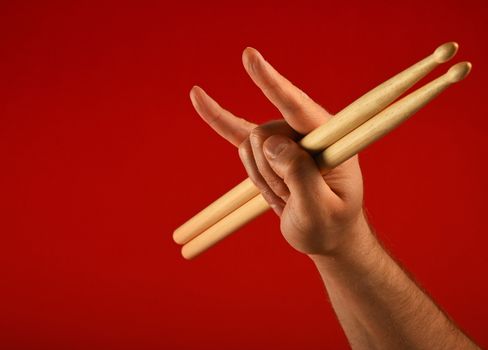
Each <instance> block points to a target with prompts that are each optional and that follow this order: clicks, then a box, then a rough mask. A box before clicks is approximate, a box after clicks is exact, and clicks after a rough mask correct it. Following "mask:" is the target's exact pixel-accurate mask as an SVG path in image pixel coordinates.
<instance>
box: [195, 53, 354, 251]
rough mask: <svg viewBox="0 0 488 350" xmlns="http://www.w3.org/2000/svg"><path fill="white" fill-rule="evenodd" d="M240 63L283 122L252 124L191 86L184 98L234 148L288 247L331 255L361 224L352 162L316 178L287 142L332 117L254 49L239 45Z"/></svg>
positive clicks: (308, 161)
mask: <svg viewBox="0 0 488 350" xmlns="http://www.w3.org/2000/svg"><path fill="white" fill-rule="evenodd" d="M242 61H243V64H244V68H245V69H246V71H247V72H248V74H249V75H250V77H251V78H252V80H253V81H254V82H255V83H256V85H257V86H258V87H259V88H260V89H261V90H262V92H263V93H264V95H265V96H266V97H267V98H268V99H269V100H270V101H271V103H273V104H274V105H275V106H276V107H277V108H278V110H279V111H280V112H281V114H282V116H283V118H284V119H281V120H278V121H272V122H269V123H266V124H263V125H260V126H257V125H255V124H253V123H250V122H248V121H247V120H245V119H242V118H238V117H236V116H235V115H233V114H232V113H231V112H229V111H227V110H225V109H224V108H222V107H220V105H219V104H218V103H217V102H215V101H214V100H212V99H211V98H210V97H209V96H208V95H207V94H206V93H205V92H204V91H203V90H202V89H201V88H199V87H194V88H192V90H191V92H190V97H191V100H192V103H193V105H194V107H195V109H196V110H197V112H198V113H199V115H200V116H201V117H202V118H203V119H204V120H205V121H206V122H207V123H208V124H209V125H210V126H211V127H212V128H213V129H214V130H215V131H216V132H217V133H219V134H220V135H221V136H222V137H224V138H225V139H226V140H228V141H229V142H231V143H232V144H234V145H235V146H238V147H239V155H240V157H241V160H242V162H243V164H244V166H245V168H246V171H247V173H248V175H249V177H250V178H251V180H252V181H253V182H254V184H255V185H256V186H257V187H258V188H259V189H260V191H261V193H262V194H263V196H264V198H265V199H266V200H267V201H268V203H269V204H270V206H271V207H272V208H273V210H274V211H275V212H276V213H277V214H278V215H279V216H280V217H281V232H282V233H283V236H284V237H285V239H286V240H287V241H288V242H289V243H290V245H291V246H292V247H294V248H295V249H297V250H298V251H300V252H302V253H306V254H333V253H334V252H336V251H337V249H339V248H340V247H341V246H344V243H345V242H347V241H348V240H350V239H352V238H353V237H351V236H352V235H354V234H356V233H357V232H358V231H359V230H358V229H357V228H358V227H359V225H363V226H364V224H363V223H362V221H364V216H363V214H362V198H363V197H362V196H363V190H362V188H363V187H362V177H361V171H360V168H359V163H358V159H357V157H353V158H352V159H350V160H348V161H346V162H345V163H343V164H342V165H340V166H338V167H336V168H335V169H333V170H331V171H329V172H328V173H327V174H325V175H322V174H321V173H320V172H319V170H318V168H317V166H316V164H315V162H314V160H313V158H312V157H311V156H310V154H308V153H307V152H306V151H305V150H303V149H302V148H301V147H300V146H299V145H298V144H297V143H296V142H294V141H296V140H297V139H298V138H299V137H300V135H303V134H307V133H309V132H310V131H311V130H313V129H315V128H316V127H318V126H320V125H321V124H323V123H326V122H327V120H328V119H329V118H331V117H332V116H331V115H330V114H329V113H328V112H327V111H326V110H325V109H324V108H322V107H321V106H320V105H319V104H317V103H316V102H314V101H313V100H312V99H311V98H310V97H308V96H307V95H306V94H305V93H304V92H303V91H301V90H300V89H298V88H297V87H296V86H294V85H293V84H292V83H291V82H290V81H288V80H287V79H286V78H284V77H283V76H282V75H281V74H280V73H278V72H277V71H276V70H275V69H274V68H273V67H272V66H271V65H270V64H269V63H268V62H267V61H265V60H264V58H263V57H262V56H261V55H260V54H259V52H258V51H256V50H255V49H252V48H247V49H246V50H244V52H243V56H242Z"/></svg>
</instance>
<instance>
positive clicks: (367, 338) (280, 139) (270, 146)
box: [190, 48, 479, 349]
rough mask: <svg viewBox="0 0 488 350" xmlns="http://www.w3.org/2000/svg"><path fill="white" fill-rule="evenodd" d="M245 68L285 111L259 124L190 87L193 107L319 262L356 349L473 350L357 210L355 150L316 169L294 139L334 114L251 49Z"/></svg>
mask: <svg viewBox="0 0 488 350" xmlns="http://www.w3.org/2000/svg"><path fill="white" fill-rule="evenodd" d="M242 62H243V65H244V68H245V70H246V71H247V73H248V74H249V76H250V77H251V79H252V80H253V81H254V83H255V84H256V85H257V86H258V87H259V88H260V89H261V91H262V92H263V93H264V95H265V96H266V97H267V98H268V99H269V101H270V102H271V103H272V104H273V105H274V106H276V108H277V109H278V110H279V111H280V113H281V114H282V116H283V119H281V120H276V121H272V122H269V123H265V124H262V125H259V126H258V125H256V124H254V123H252V122H249V121H247V120H246V119H243V118H239V117H237V116H235V115H234V114H232V113H231V112H229V111H228V110H226V109H224V108H222V107H221V106H220V105H219V104H218V103H217V102H216V101H215V100H213V99H212V98H211V97H210V96H208V95H207V94H206V93H205V91H204V90H203V89H201V88H200V87H198V86H194V87H193V88H192V89H191V91H190V98H191V101H192V103H193V106H194V107H195V109H196V111H197V112H198V114H199V115H200V116H201V117H202V119H203V120H204V121H205V122H207V123H208V124H209V125H210V126H211V127H212V128H213V129H214V130H215V131H216V132H217V133H218V134H219V135H221V136H222V137H223V138H225V139H226V140H228V141H229V142H230V143H232V144H233V145H234V146H236V147H238V149H239V156H240V157H241V160H242V163H243V164H244V166H245V168H246V171H247V173H248V175H249V177H250V178H251V180H252V181H253V182H254V184H255V185H256V186H257V187H258V188H259V189H260V191H261V193H262V194H263V196H264V198H265V199H266V201H267V202H268V203H269V204H270V206H271V207H272V208H273V210H274V211H275V213H276V214H277V215H278V216H279V217H280V228H281V232H282V234H283V237H284V238H285V239H286V240H287V241H288V243H289V244H290V245H291V246H292V247H293V248H295V249H296V250H297V251H299V252H301V253H303V254H306V255H307V256H309V257H310V258H311V260H312V261H313V263H314V264H315V266H316V267H317V269H318V271H319V273H320V275H321V277H322V280H323V282H324V285H325V288H326V290H327V293H328V295H329V299H330V301H331V303H332V306H333V307H334V310H335V312H336V314H337V317H338V319H339V322H340V324H341V326H342V328H343V329H344V332H345V334H346V337H347V338H348V340H349V343H350V345H351V347H352V348H353V349H459V348H462V349H479V348H478V346H476V345H475V344H474V342H473V341H472V340H470V339H469V338H468V337H467V336H466V335H465V334H464V333H463V332H462V331H461V330H460V329H459V328H458V327H457V326H456V325H455V324H454V323H453V322H452V321H451V320H450V319H449V318H448V317H447V316H446V314H445V313H444V312H443V311H442V310H441V309H440V308H439V307H438V306H437V305H436V304H435V303H434V302H433V301H432V300H431V299H430V297H429V296H428V295H427V294H426V293H425V292H424V291H422V290H421V289H420V288H419V287H418V286H417V285H416V284H415V283H414V282H413V281H412V280H411V279H410V278H409V277H408V275H407V274H406V273H405V272H404V271H403V270H402V269H401V268H400V267H399V265H398V264H397V263H396V262H395V261H394V260H393V259H392V258H391V257H390V256H389V255H388V253H387V252H386V251H385V249H384V248H383V247H382V246H381V244H380V243H379V242H378V240H377V239H376V237H375V235H374V233H373V231H372V229H371V227H370V226H369V224H368V223H367V220H366V217H365V215H364V212H363V183H362V176H361V170H360V167H359V161H358V157H357V156H355V157H352V158H350V159H349V160H347V161H346V162H344V163H342V164H341V165H339V166H337V167H336V168H334V169H332V170H330V171H329V172H327V173H325V174H321V173H320V172H319V170H318V168H317V166H316V164H315V162H314V160H313V158H312V157H311V156H310V155H309V154H308V153H307V152H306V151H304V150H303V149H302V148H301V147H300V146H299V145H298V144H297V143H296V141H297V140H298V139H299V138H300V136H301V135H304V134H307V133H308V132H310V131H311V130H313V129H314V128H316V127H317V126H319V125H321V124H323V123H326V122H327V120H329V119H330V118H332V117H333V116H332V115H331V114H330V113H328V112H327V111H326V110H325V109H324V108H323V107H322V106H320V105H319V104H318V103H316V102H314V101H313V100H312V99H311V98H310V97H309V96H307V94H305V93H304V92H303V91H301V90H300V89H298V88H297V87H296V86H294V85H293V84H292V83H291V82H290V81H288V80H287V79H286V78H284V77H283V76H282V75H281V74H280V73H279V72H278V71H276V69H274V68H273V67H272V66H271V65H270V64H269V63H268V62H267V61H266V60H265V59H264V58H263V56H262V55H261V54H260V53H259V52H258V51H257V50H255V49H253V48H246V49H245V50H244V52H243V55H242Z"/></svg>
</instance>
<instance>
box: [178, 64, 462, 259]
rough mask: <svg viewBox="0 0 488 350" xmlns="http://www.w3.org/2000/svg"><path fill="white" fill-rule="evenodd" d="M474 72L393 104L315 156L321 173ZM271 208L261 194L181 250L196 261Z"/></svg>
mask: <svg viewBox="0 0 488 350" xmlns="http://www.w3.org/2000/svg"><path fill="white" fill-rule="evenodd" d="M470 70H471V64H470V63H469V62H461V63H458V64H456V65H454V66H452V67H451V68H450V69H449V71H448V72H447V73H445V74H444V75H442V76H440V77H439V78H437V79H435V80H433V81H431V82H430V83H428V84H426V85H425V86H423V87H421V88H420V89H418V90H416V91H414V92H412V93H411V94H409V95H407V96H406V97H404V98H402V99H401V100H399V101H398V102H396V103H394V104H392V105H391V106H390V107H388V108H386V109H385V110H384V111H382V112H380V113H379V114H377V115H375V116H374V117H373V118H371V119H370V120H368V121H367V122H366V123H364V124H362V125H360V126H359V127H358V128H357V129H355V130H354V131H352V132H350V133H349V134H347V135H346V136H344V137H343V138H341V139H340V140H338V141H337V142H335V143H334V144H333V145H331V146H330V147H328V148H326V149H325V150H324V151H323V152H322V153H320V154H319V155H317V156H316V157H315V158H316V161H317V164H318V166H319V167H320V169H321V170H327V169H332V168H334V167H335V166H337V165H339V164H341V163H342V162H344V161H345V160H347V159H349V158H350V157H352V156H353V155H355V154H356V153H358V152H359V151H361V150H362V149H364V148H365V147H367V146H369V145H370V144H372V143H373V142H375V141H377V140H378V139H380V138H381V137H383V136H384V135H386V134H387V133H389V132H390V131H392V130H393V129H394V128H396V127H398V126H399V125H400V124H401V123H403V122H404V121H405V120H407V119H408V118H409V117H411V116H412V115H413V114H414V113H415V112H416V111H418V110H419V109H420V108H422V107H423V106H424V105H426V104H427V103H428V102H429V101H431V100H432V99H434V98H435V97H436V96H437V95H439V94H440V93H441V92H442V91H444V90H445V89H446V88H447V87H449V86H450V85H451V84H453V83H455V82H458V81H460V80H462V79H463V78H465V77H466V75H468V73H469V71H470ZM267 209H269V206H268V204H267V202H266V201H265V200H264V198H263V196H262V195H261V194H259V195H257V196H256V197H254V198H253V199H251V200H249V201H248V202H247V203H245V204H244V205H243V206H241V207H240V208H238V209H236V210H235V211H234V212H232V213H230V214H229V215H227V216H226V217H224V218H223V219H222V220H220V221H219V222H217V223H216V224H215V225H213V226H211V227H210V228H208V229H207V230H206V231H204V232H202V233H201V234H200V235H198V236H197V237H196V238H194V239H192V240H191V241H189V242H188V243H186V244H185V245H184V246H183V247H182V250H181V253H182V255H183V257H184V258H186V259H192V258H194V257H195V256H197V255H199V254H201V253H202V252H204V251H205V250H207V249H209V248H210V247H212V246H213V245H214V244H216V243H218V242H219V241H221V240H222V239H224V238H225V237H227V236H229V235H230V234H231V233H232V232H234V231H235V230H237V229H239V228H240V227H242V226H244V225H245V224H246V223H248V222H249V221H251V220H252V219H254V218H256V217H257V216H259V215H261V214H262V213H264V212H265V211H266V210H267Z"/></svg>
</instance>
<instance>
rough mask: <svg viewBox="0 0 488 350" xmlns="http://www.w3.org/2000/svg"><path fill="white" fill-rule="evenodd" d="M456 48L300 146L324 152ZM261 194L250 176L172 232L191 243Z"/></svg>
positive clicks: (443, 49) (441, 51)
mask: <svg viewBox="0 0 488 350" xmlns="http://www.w3.org/2000/svg"><path fill="white" fill-rule="evenodd" d="M457 49H458V44H457V43H455V42H449V43H445V44H443V45H441V46H439V47H438V48H437V49H436V50H435V51H434V52H433V53H432V54H431V55H429V56H427V57H426V58H424V59H423V60H421V61H419V62H417V63H416V64H414V65H413V66H411V67H409V68H407V69H405V70H404V71H402V72H400V73H399V74H397V75H395V76H394V77H392V78H390V79H389V80H387V81H385V82H384V83H382V84H380V85H378V86H377V87H376V88H374V89H373V90H371V91H369V92H368V93H366V94H365V95H363V96H362V97H360V98H358V99H357V100H356V101H354V102H353V103H351V104H350V105H349V106H347V107H346V108H344V109H343V110H342V111H340V112H339V113H338V114H336V115H335V116H334V118H332V119H330V120H329V121H328V122H327V123H326V124H324V125H322V126H320V127H318V128H317V129H315V130H313V131H312V132H310V133H309V134H308V135H306V136H305V137H304V138H303V139H302V140H301V141H300V145H301V146H302V147H303V148H304V149H306V150H307V151H309V152H313V153H316V152H319V151H322V150H323V149H325V148H326V147H328V146H329V145H331V144H332V143H334V142H335V141H337V140H338V139H340V138H341V137H342V136H344V135H345V134H347V133H348V132H350V131H352V130H354V129H355V128H356V127H357V126H359V125H360V124H362V123H364V122H365V121H366V120H368V119H369V118H371V117H372V116H373V115H375V114H376V113H378V112H379V111H380V110H382V109H383V108H385V107H386V106H387V105H388V104H390V103H391V102H392V101H394V100H395V99H396V98H397V97H398V96H400V95H401V94H402V93H404V92H405V91H406V90H407V89H408V88H410V87H411V86H412V85H413V84H415V83H416V82H417V81H418V80H420V79H421V78H422V77H424V76H425V75H427V74H428V73H429V72H430V71H432V70H433V69H434V68H435V67H436V66H437V65H439V64H440V63H443V62H446V61H448V60H450V59H451V58H452V57H453V56H454V55H455V54H456V52H457ZM258 194H259V189H258V188H257V187H256V186H254V184H253V183H252V181H251V180H250V179H249V178H248V179H246V180H244V181H243V182H241V183H240V184H239V185H237V186H236V187H235V188H234V189H232V190H231V191H229V192H227V193H226V194H224V195H223V196H222V197H220V198H219V199H217V200H216V201H215V202H213V203H212V204H210V205H209V206H208V207H207V208H205V209H204V210H202V211H201V212H199V213H198V214H196V215H195V216H194V217H192V218H191V219H190V220H188V221H187V222H186V223H184V224H183V225H181V226H180V227H178V228H177V229H176V230H175V231H174V233H173V239H174V241H175V242H176V243H178V244H184V243H186V242H188V241H189V240H191V239H193V238H194V237H196V236H197V235H198V234H200V233H201V232H203V231H204V230H205V229H207V228H208V227H210V226H212V225H213V224H215V223H216V222H218V221H219V220H220V219H222V218H223V217H224V216H225V215H227V214H229V213H231V212H233V211H234V210H236V209H237V208H239V207H240V206H242V205H243V204H244V203H246V202H247V201H249V200H250V199H251V198H254V197H255V196H256V195H258Z"/></svg>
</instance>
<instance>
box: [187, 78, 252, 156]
mask: <svg viewBox="0 0 488 350" xmlns="http://www.w3.org/2000/svg"><path fill="white" fill-rule="evenodd" d="M190 99H191V101H192V104H193V107H194V108H195V110H196V111H197V113H198V114H199V115H200V117H202V119H203V120H204V121H205V122H206V123H207V124H208V125H210V127H211V128H212V129H214V130H215V131H216V132H217V133H218V134H219V135H220V136H222V137H223V138H224V139H226V140H227V141H229V142H230V143H232V144H233V145H234V146H236V147H238V146H239V144H241V143H242V142H243V141H244V140H245V139H246V138H247V137H248V136H249V133H250V132H251V130H252V129H254V128H255V127H256V124H254V123H251V122H248V121H247V120H245V119H243V118H239V117H236V116H235V115H234V114H232V113H231V112H229V111H228V110H226V109H224V108H222V107H221V106H220V105H219V104H218V103H217V102H216V101H215V100H214V99H212V98H211V97H210V96H208V95H207V94H206V93H205V91H204V90H203V89H202V88H200V87H198V86H194V87H193V88H192V89H191V91H190Z"/></svg>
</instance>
